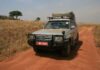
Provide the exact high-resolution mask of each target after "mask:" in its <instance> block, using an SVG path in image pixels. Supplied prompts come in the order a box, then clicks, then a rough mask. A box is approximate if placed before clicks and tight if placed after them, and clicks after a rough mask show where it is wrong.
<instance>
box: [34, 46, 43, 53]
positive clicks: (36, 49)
mask: <svg viewBox="0 0 100 70" xmlns="http://www.w3.org/2000/svg"><path fill="white" fill-rule="evenodd" d="M33 50H34V51H35V52H36V54H37V53H40V52H41V50H40V49H38V48H36V47H34V48H33Z"/></svg>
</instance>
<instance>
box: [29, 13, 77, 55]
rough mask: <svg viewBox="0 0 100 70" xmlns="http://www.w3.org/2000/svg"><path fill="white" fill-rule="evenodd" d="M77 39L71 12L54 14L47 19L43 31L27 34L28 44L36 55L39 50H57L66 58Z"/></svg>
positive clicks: (75, 26)
mask: <svg viewBox="0 0 100 70" xmlns="http://www.w3.org/2000/svg"><path fill="white" fill-rule="evenodd" d="M78 38H79V35H78V30H77V25H76V22H75V16H74V14H73V12H69V13H55V14H53V17H49V21H48V23H47V24H46V25H45V26H44V28H43V29H40V30H38V31H35V32H32V33H31V34H28V44H29V45H31V46H32V47H33V48H34V50H35V52H36V53H38V52H39V51H41V50H59V51H60V52H61V53H62V55H64V56H68V55H70V52H71V48H73V47H74V46H75V45H76V43H77V42H78Z"/></svg>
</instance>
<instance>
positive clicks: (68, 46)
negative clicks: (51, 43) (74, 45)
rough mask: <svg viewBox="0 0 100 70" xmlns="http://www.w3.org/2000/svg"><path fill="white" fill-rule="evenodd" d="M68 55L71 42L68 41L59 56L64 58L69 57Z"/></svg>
mask: <svg viewBox="0 0 100 70" xmlns="http://www.w3.org/2000/svg"><path fill="white" fill-rule="evenodd" d="M70 53H71V42H70V41H69V42H67V43H66V44H65V47H64V48H63V49H62V50H61V54H62V56H65V57H66V56H69V55H70Z"/></svg>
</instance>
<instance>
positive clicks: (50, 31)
mask: <svg viewBox="0 0 100 70" xmlns="http://www.w3.org/2000/svg"><path fill="white" fill-rule="evenodd" d="M62 31H65V33H69V32H70V30H69V29H41V30H38V31H35V32H33V33H32V34H45V35H63V34H62Z"/></svg>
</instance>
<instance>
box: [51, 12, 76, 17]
mask: <svg viewBox="0 0 100 70" xmlns="http://www.w3.org/2000/svg"><path fill="white" fill-rule="evenodd" d="M52 17H53V18H69V19H75V15H74V13H73V12H66V13H53V14H52Z"/></svg>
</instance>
